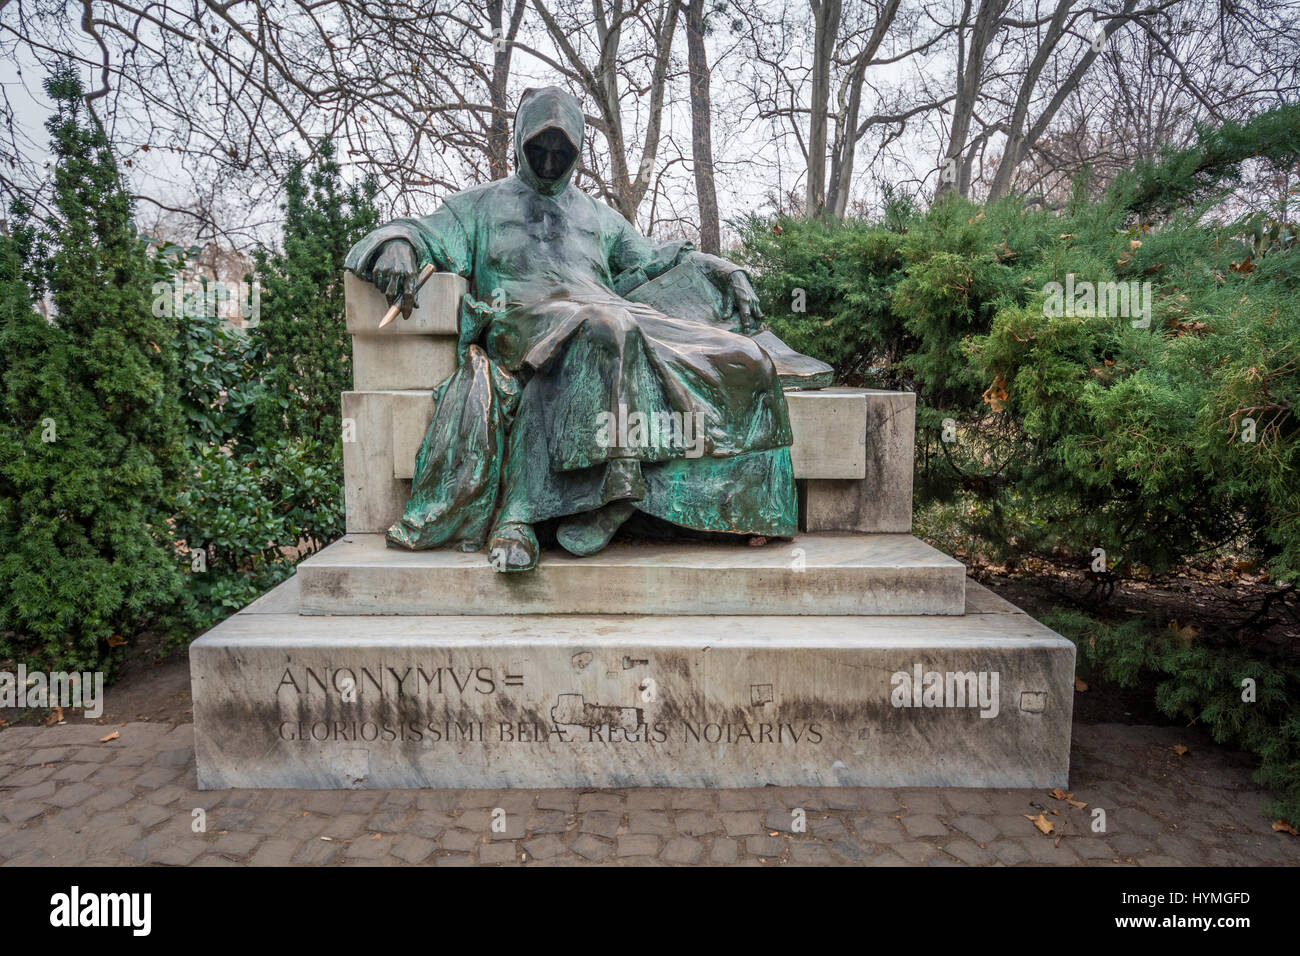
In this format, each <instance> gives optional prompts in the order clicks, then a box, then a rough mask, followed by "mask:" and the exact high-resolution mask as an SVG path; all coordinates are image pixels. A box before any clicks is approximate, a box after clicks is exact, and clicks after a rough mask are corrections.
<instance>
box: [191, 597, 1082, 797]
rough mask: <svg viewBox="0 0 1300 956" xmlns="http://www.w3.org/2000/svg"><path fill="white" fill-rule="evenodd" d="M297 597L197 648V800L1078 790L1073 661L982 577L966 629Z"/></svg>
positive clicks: (958, 621) (277, 600)
mask: <svg viewBox="0 0 1300 956" xmlns="http://www.w3.org/2000/svg"><path fill="white" fill-rule="evenodd" d="M301 583H302V581H301V580H299V579H296V578H295V579H290V580H289V581H288V582H286V583H285V584H283V585H281V586H280V588H278V589H277V590H276V591H274V592H272V593H271V594H270V595H268V596H267V597H266V598H263V599H261V600H259V601H258V602H256V603H255V604H254V605H252V606H250V607H249V608H247V609H246V610H244V611H242V612H240V613H238V614H236V615H234V616H233V617H231V618H229V619H227V620H226V621H224V622H223V623H221V624H219V625H218V626H217V627H215V628H213V629H212V630H211V631H209V632H208V633H207V634H205V635H204V636H203V637H201V638H199V639H198V640H197V641H195V642H194V643H193V644H192V645H191V647H190V673H191V680H192V687H193V698H194V720H195V749H196V752H197V757H198V780H199V786H200V787H201V788H203V789H219V788H226V787H283V788H305V789H320V788H363V787H365V788H413V787H452V788H462V787H464V788H497V787H527V788H536V787H637V786H658V787H662V786H674V787H753V786H762V785H764V784H775V785H781V786H857V787H904V786H906V787H933V786H944V787H1006V788H1011V787H1028V788H1039V789H1049V788H1051V787H1057V786H1059V787H1066V786H1067V785H1068V783H1069V779H1068V777H1069V754H1070V717H1071V710H1072V706H1073V700H1072V695H1073V677H1074V657H1075V649H1074V645H1073V644H1071V643H1070V642H1069V641H1067V640H1065V639H1064V638H1062V637H1060V636H1059V635H1057V634H1055V633H1054V632H1052V631H1050V630H1049V629H1047V628H1046V627H1044V626H1043V625H1041V624H1039V623H1037V622H1035V621H1034V620H1033V619H1032V618H1030V617H1028V616H1027V615H1025V614H1024V613H1023V612H1021V611H1019V610H1017V609H1016V608H1014V607H1012V606H1011V605H1009V604H1007V603H1006V602H1005V601H1001V600H1000V599H998V598H996V597H994V596H992V595H991V594H989V593H988V592H986V591H985V590H984V589H983V588H980V587H979V586H978V585H975V584H973V583H972V584H971V585H970V588H971V592H972V595H971V596H972V600H971V612H970V613H968V614H965V615H962V616H950V617H933V616H931V617H843V616H840V617H769V616H760V617H735V616H725V615H724V616H716V617H703V616H679V617H674V618H667V619H666V618H664V617H662V616H613V615H599V616H577V615H575V616H557V615H533V616H522V617H488V616H470V617H352V616H339V617H307V616H302V615H299V614H297V613H296V610H297V605H298V599H297V596H296V593H295V592H296V591H297V589H298V587H299V585H300V584H301ZM918 673H919V674H920V675H921V680H920V684H921V688H920V689H919V690H918V691H917V692H915V693H914V692H913V690H912V688H911V687H910V686H909V682H911V681H913V680H915V677H916V675H917V674H918ZM927 686H929V687H931V688H933V689H932V690H931V691H930V693H928V694H927V693H925V692H924V689H925V688H926V687H927ZM968 688H971V690H970V692H969V693H967V690H968ZM981 691H982V697H981Z"/></svg>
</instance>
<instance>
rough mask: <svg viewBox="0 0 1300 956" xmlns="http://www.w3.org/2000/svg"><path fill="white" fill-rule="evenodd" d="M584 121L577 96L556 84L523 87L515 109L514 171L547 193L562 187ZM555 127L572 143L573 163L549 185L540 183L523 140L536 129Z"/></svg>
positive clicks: (579, 144)
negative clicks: (517, 109) (520, 98)
mask: <svg viewBox="0 0 1300 956" xmlns="http://www.w3.org/2000/svg"><path fill="white" fill-rule="evenodd" d="M585 125H586V123H585V121H584V120H583V117H582V104H581V103H579V102H578V99H577V97H575V96H573V95H572V94H571V93H566V92H565V91H564V90H562V89H560V88H559V87H558V86H547V87H543V88H542V89H540V90H525V91H524V96H523V99H522V100H520V101H519V111H518V112H517V113H515V172H516V175H518V176H519V178H520V179H521V180H522V181H523V182H525V183H527V184H528V185H529V186H531V187H532V188H533V189H536V190H537V191H538V192H540V193H543V194H545V195H548V196H554V195H556V194H557V193H561V192H563V191H564V188H565V187H566V186H568V185H569V180H570V179H572V178H573V172H574V170H575V169H577V167H578V159H579V157H580V155H581V153H582V131H583V127H584V126H585ZM552 128H554V129H558V130H559V131H560V132H561V133H563V134H564V135H565V137H567V138H568V140H569V142H570V143H572V144H573V163H572V164H570V166H569V168H568V169H566V170H565V171H564V175H562V176H561V177H560V178H559V179H557V180H555V182H553V183H550V184H549V185H543V184H542V182H541V180H539V179H538V178H537V174H536V173H534V172H533V169H532V167H531V166H530V165H529V164H528V155H527V154H526V153H525V152H524V144H525V143H527V142H528V141H529V140H530V139H532V138H533V137H534V136H536V135H537V134H538V133H542V132H545V131H546V130H548V129H552Z"/></svg>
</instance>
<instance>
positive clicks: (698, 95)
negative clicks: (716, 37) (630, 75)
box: [686, 0, 722, 255]
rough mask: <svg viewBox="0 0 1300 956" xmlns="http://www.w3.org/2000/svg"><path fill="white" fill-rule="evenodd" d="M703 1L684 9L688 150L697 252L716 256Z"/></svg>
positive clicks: (718, 233) (717, 233) (717, 238)
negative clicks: (692, 166) (688, 83)
mask: <svg viewBox="0 0 1300 956" xmlns="http://www.w3.org/2000/svg"><path fill="white" fill-rule="evenodd" d="M704 3H705V0H693V2H692V3H691V5H690V6H689V7H687V8H686V53H687V59H688V64H689V66H690V73H691V152H692V155H693V158H694V160H695V196H696V200H697V202H698V203H699V207H700V251H701V252H708V253H711V254H713V255H718V254H719V253H720V252H721V247H722V236H721V229H720V228H719V226H718V192H717V188H716V185H715V183H714V181H713V113H712V104H711V102H710V95H709V60H708V53H707V51H706V50H705V49H704Z"/></svg>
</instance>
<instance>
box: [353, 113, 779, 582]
mask: <svg viewBox="0 0 1300 956" xmlns="http://www.w3.org/2000/svg"><path fill="white" fill-rule="evenodd" d="M583 126H584V122H583V115H582V109H581V106H580V104H579V102H578V101H577V99H575V98H574V97H573V96H571V95H570V94H568V93H566V92H564V91H563V90H561V89H559V88H556V87H547V88H545V89H541V90H529V91H527V92H526V93H525V94H524V96H523V99H522V101H521V102H520V105H519V110H518V113H517V115H516V117H515V132H514V149H515V166H516V172H515V174H514V175H513V176H510V177H509V178H506V179H501V180H496V181H494V182H490V183H486V184H484V185H481V186H476V187H474V188H472V189H467V190H465V191H463V192H460V193H456V194H455V195H453V196H450V197H448V198H447V200H446V201H445V202H444V203H443V205H442V207H441V208H440V209H439V210H438V211H437V212H435V213H434V214H433V215H431V216H427V217H424V218H421V219H398V220H395V221H394V222H391V223H389V224H387V225H385V226H382V227H380V228H379V229H376V230H375V231H374V232H372V233H370V234H369V235H368V236H366V237H365V238H364V239H362V240H361V241H360V242H358V243H357V245H356V246H354V247H353V249H352V250H351V252H350V253H349V255H348V259H347V267H348V268H349V269H351V270H352V271H353V272H354V273H356V274H357V275H358V276H360V277H361V278H363V279H366V280H369V281H372V282H374V283H375V284H376V285H377V286H378V287H379V288H380V289H381V290H382V291H383V292H384V293H385V294H386V295H387V296H388V298H389V301H390V302H393V301H399V300H400V301H401V304H402V307H403V312H404V314H405V315H409V314H410V310H411V308H412V307H413V305H414V294H415V279H416V276H417V275H418V273H419V271H420V269H421V268H422V267H423V266H424V265H426V264H429V263H432V264H433V265H434V266H435V267H436V268H437V269H438V270H440V271H446V272H454V273H456V274H457V275H460V276H464V277H465V278H466V279H467V280H468V281H469V285H470V293H469V294H468V295H466V296H465V298H464V301H463V302H462V305H461V316H460V332H459V343H458V359H459V363H458V368H457V370H456V371H455V372H454V373H453V374H452V376H451V377H450V378H449V379H447V381H445V382H443V383H442V385H440V386H439V388H438V390H437V391H436V393H435V412H434V419H433V421H432V423H431V424H430V426H429V430H428V432H427V434H426V435H425V439H424V442H423V444H422V446H421V448H420V452H419V454H418V456H417V458H416V467H415V477H414V480H413V483H412V488H411V498H410V501H409V502H408V504H407V506H406V509H405V511H404V513H403V515H402V518H401V520H399V521H398V522H397V523H396V524H395V525H393V527H392V528H391V529H390V530H389V532H388V541H389V543H390V544H392V545H395V546H399V547H407V548H412V549H423V548H431V547H438V546H441V545H447V544H456V545H459V546H460V547H461V548H462V549H464V550H478V549H479V548H481V547H482V546H483V544H484V540H485V539H487V543H488V549H489V557H490V560H491V561H492V564H493V566H494V567H495V568H497V570H501V571H523V570H528V569H530V568H532V567H534V566H535V565H536V563H537V558H538V542H537V537H536V534H535V532H534V530H533V526H534V525H536V524H538V523H540V522H545V521H549V520H551V519H558V524H557V525H556V528H555V531H556V538H557V539H558V541H559V543H560V544H561V545H562V546H563V547H564V548H565V549H567V550H568V551H570V552H572V553H573V554H577V555H586V554H592V553H595V552H596V551H599V550H600V549H601V548H603V547H604V546H605V545H606V544H607V543H608V542H609V540H610V538H611V537H612V536H613V534H614V532H615V531H616V530H617V529H618V527H619V526H620V525H621V524H622V523H623V522H624V521H625V520H626V519H627V518H628V517H629V516H630V515H631V514H632V513H633V511H641V512H644V513H645V514H649V515H653V516H655V517H657V518H660V519H663V520H665V521H668V522H671V523H672V524H675V525H678V526H681V527H685V528H690V529H694V530H697V531H706V532H732V533H737V534H748V535H765V536H776V537H781V536H789V535H792V534H794V532H795V526H796V496H795V484H794V473H793V469H792V467H791V464H790V442H791V435H790V422H789V417H788V413H787V410H786V404H785V397H784V395H783V394H782V390H781V383H780V381H779V379H778V376H777V373H776V370H775V368H774V366H773V363H772V359H771V358H769V356H768V354H767V353H766V352H765V351H764V350H763V348H761V347H759V345H758V344H756V343H755V341H754V340H753V339H752V338H750V337H749V336H748V335H745V334H741V333H740V332H739V331H732V329H734V328H739V329H740V330H743V331H748V330H749V328H751V327H752V324H753V322H754V321H755V320H756V319H757V318H758V317H760V316H761V313H760V312H759V310H758V304H757V298H756V297H755V296H754V293H753V289H752V287H751V286H750V283H749V278H748V276H747V275H746V274H745V273H744V271H743V270H741V269H740V268H739V267H737V266H735V265H733V264H732V263H729V262H726V261H725V260H723V259H720V258H718V257H716V256H708V255H703V254H701V253H698V252H695V251H694V250H693V248H692V247H691V245H690V243H688V242H680V241H678V242H668V243H662V244H656V243H653V242H651V241H650V240H648V239H646V238H645V237H644V236H641V235H639V234H638V233H637V232H636V230H635V229H633V227H632V226H631V225H630V224H629V223H628V222H627V220H625V219H624V218H623V217H622V216H620V215H619V214H618V213H617V212H615V211H614V210H613V209H611V208H610V207H609V206H606V205H605V204H603V203H600V202H597V201H596V200H594V199H592V198H591V197H590V196H588V195H586V194H585V193H583V192H581V191H580V190H578V189H577V188H575V187H573V186H571V185H570V180H571V179H572V177H573V175H574V172H575V170H576V169H577V166H578V160H579V157H580V152H581V146H582V136H583ZM670 273H671V281H669V279H670V276H669V274H670ZM656 280H657V283H656ZM665 283H667V284H665ZM656 287H659V288H662V289H667V290H668V292H667V294H666V295H665V294H658V295H657V296H656V295H650V294H649V293H645V294H643V295H641V296H640V300H639V301H638V291H639V289H640V290H649V289H653V288H656ZM701 287H702V288H704V289H705V290H706V292H705V300H708V299H709V297H712V301H713V302H714V303H715V304H716V306H717V308H716V309H715V310H714V314H713V315H711V316H709V315H706V316H704V318H706V319H708V320H710V321H700V317H701V316H700V314H699V308H698V307H696V306H693V307H689V308H688V307H687V302H686V299H687V297H688V296H687V295H686V294H685V293H681V291H680V290H683V289H684V290H694V291H695V292H698V290H699V289H700V288H701ZM674 290H677V291H674ZM620 292H622V293H623V294H620ZM699 300H700V299H699V296H698V295H696V296H695V301H696V302H698V301H699ZM650 301H655V302H656V303H657V304H658V305H659V306H660V308H656V307H655V306H652V305H650V304H648V303H649V302H650ZM678 304H680V305H681V308H680V309H679V308H676V306H677V305H678ZM665 310H666V311H667V312H670V313H674V314H665ZM688 315H689V316H691V317H686V316H688ZM678 316H682V317H678Z"/></svg>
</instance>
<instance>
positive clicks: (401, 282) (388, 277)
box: [370, 239, 419, 319]
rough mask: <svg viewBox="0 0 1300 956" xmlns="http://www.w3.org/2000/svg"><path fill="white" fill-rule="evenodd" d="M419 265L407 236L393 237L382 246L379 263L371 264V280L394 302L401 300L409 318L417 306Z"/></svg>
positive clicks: (403, 309) (404, 314)
mask: <svg viewBox="0 0 1300 956" xmlns="http://www.w3.org/2000/svg"><path fill="white" fill-rule="evenodd" d="M418 273H419V267H418V265H417V263H416V261H415V250H414V249H413V248H411V244H410V243H409V242H407V241H406V240H405V239H390V240H388V241H387V242H386V243H384V244H383V246H381V247H380V249H379V255H378V256H376V257H375V263H374V265H372V266H371V267H370V281H371V282H373V283H374V284H375V287H376V288H378V289H379V291H380V292H382V293H383V294H384V296H385V297H386V298H387V299H388V304H389V305H392V304H393V303H394V302H397V301H398V300H399V299H400V300H401V303H402V318H404V319H409V318H410V317H411V312H412V311H413V310H414V309H415V282H416V279H417V277H418Z"/></svg>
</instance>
